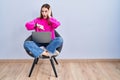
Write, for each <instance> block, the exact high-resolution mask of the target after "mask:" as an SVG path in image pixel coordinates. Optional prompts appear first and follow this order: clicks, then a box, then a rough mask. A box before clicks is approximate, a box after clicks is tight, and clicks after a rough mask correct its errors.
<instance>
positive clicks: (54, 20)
mask: <svg viewBox="0 0 120 80" xmlns="http://www.w3.org/2000/svg"><path fill="white" fill-rule="evenodd" d="M50 22H51V25H52V27H53V28H57V27H58V26H60V22H59V21H57V20H56V19H55V18H53V17H51V18H50Z"/></svg>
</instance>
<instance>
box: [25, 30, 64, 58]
mask: <svg viewBox="0 0 120 80" xmlns="http://www.w3.org/2000/svg"><path fill="white" fill-rule="evenodd" d="M55 36H56V37H61V35H60V34H59V33H58V32H57V31H56V30H55ZM25 41H33V40H32V35H30V36H29V37H28V38H27V39H26V40H25ZM62 47H63V44H62V45H61V46H60V47H58V48H57V51H59V52H61V50H62ZM25 51H26V52H27V53H28V55H30V56H31V57H34V56H33V54H31V53H30V52H29V51H27V50H26V49H25Z"/></svg>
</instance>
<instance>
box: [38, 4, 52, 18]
mask: <svg viewBox="0 0 120 80" xmlns="http://www.w3.org/2000/svg"><path fill="white" fill-rule="evenodd" d="M43 7H45V8H47V9H48V10H49V9H50V8H51V7H50V5H49V4H43V5H42V7H41V10H40V18H43V15H42V8H43ZM51 17H53V15H52V11H51Z"/></svg>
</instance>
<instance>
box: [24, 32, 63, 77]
mask: <svg viewBox="0 0 120 80" xmlns="http://www.w3.org/2000/svg"><path fill="white" fill-rule="evenodd" d="M55 36H56V37H61V35H60V34H59V33H58V32H57V31H56V30H55ZM25 41H32V35H30V36H29V37H28V38H27V39H26V40H25ZM62 46H63V44H62V45H61V46H60V47H58V48H57V49H56V50H57V51H59V53H60V52H61V50H62ZM25 51H26V52H27V54H28V55H30V56H31V57H33V58H34V61H33V63H32V67H31V69H30V72H29V77H30V76H31V74H32V71H33V69H34V67H35V64H37V63H38V60H39V58H35V57H34V56H33V54H32V53H31V52H29V51H27V50H26V49H25ZM56 57H57V55H55V56H52V57H51V58H49V57H45V56H43V57H42V59H50V63H51V65H52V68H53V71H54V74H55V76H56V77H58V75H57V72H56V68H55V65H54V61H55V63H56V64H57V65H58V62H57V60H56Z"/></svg>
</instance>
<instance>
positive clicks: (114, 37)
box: [0, 0, 120, 59]
mask: <svg viewBox="0 0 120 80" xmlns="http://www.w3.org/2000/svg"><path fill="white" fill-rule="evenodd" d="M44 3H49V4H50V5H51V7H52V11H53V15H54V17H55V18H57V19H58V20H59V21H60V22H61V26H60V27H59V28H58V29H57V31H58V32H59V33H60V34H61V35H62V37H63V39H64V46H63V50H62V52H61V54H60V55H59V56H58V58H62V59H120V32H119V30H120V6H119V4H120V1H119V0H0V59H28V58H31V57H30V56H29V55H27V54H26V52H25V50H24V48H23V42H24V40H25V39H26V38H27V37H28V36H29V35H30V34H31V31H27V30H26V28H25V23H26V22H27V21H30V20H32V19H34V18H36V17H38V16H39V12H40V7H41V6H42V4H44Z"/></svg>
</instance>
